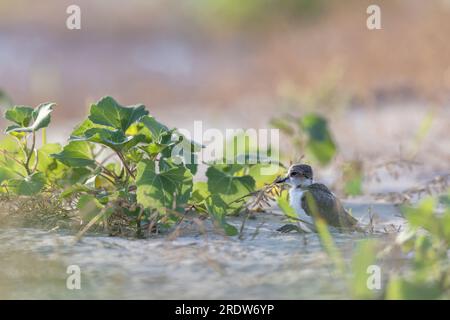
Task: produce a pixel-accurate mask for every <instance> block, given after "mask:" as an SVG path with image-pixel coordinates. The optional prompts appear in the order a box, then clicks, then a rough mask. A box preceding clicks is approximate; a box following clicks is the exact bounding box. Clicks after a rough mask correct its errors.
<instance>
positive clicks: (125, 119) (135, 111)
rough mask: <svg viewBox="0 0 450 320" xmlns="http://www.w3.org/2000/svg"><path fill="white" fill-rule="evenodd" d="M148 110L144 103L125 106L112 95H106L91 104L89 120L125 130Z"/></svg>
mask: <svg viewBox="0 0 450 320" xmlns="http://www.w3.org/2000/svg"><path fill="white" fill-rule="evenodd" d="M147 114H148V111H147V110H145V106H144V105H142V104H139V105H134V106H128V107H123V106H121V105H120V104H119V103H118V102H117V101H116V100H114V99H113V98H112V97H104V98H102V99H100V100H99V101H98V102H97V103H96V104H93V105H91V112H90V115H89V120H91V121H92V122H93V123H95V124H100V125H104V126H108V127H112V128H114V129H120V130H122V131H123V132H125V131H127V129H128V128H129V127H130V126H131V125H132V124H133V123H135V122H137V121H139V120H140V119H141V118H142V117H143V116H145V115H147Z"/></svg>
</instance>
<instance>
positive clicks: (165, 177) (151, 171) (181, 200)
mask: <svg viewBox="0 0 450 320" xmlns="http://www.w3.org/2000/svg"><path fill="white" fill-rule="evenodd" d="M136 185H137V192H136V193H137V201H138V202H139V203H140V204H141V205H143V206H144V207H145V208H152V209H157V210H159V211H162V212H164V211H165V209H166V208H168V209H173V210H177V209H178V210H179V209H180V208H182V206H183V205H184V204H186V203H187V201H188V199H189V196H190V193H191V191H192V174H191V173H190V171H189V170H187V169H186V168H185V167H184V166H177V167H174V168H171V169H169V170H167V171H164V172H159V173H158V172H156V167H155V162H154V161H150V160H143V161H141V162H140V163H139V164H138V166H137V176H136Z"/></svg>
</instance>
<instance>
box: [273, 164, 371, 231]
mask: <svg viewBox="0 0 450 320" xmlns="http://www.w3.org/2000/svg"><path fill="white" fill-rule="evenodd" d="M275 182H276V183H284V182H286V183H288V184H289V185H291V189H290V190H289V203H290V205H291V207H292V208H293V209H294V210H295V212H296V213H297V215H298V217H299V219H301V220H303V221H304V222H306V226H307V228H308V229H313V230H311V231H316V230H314V221H315V220H316V219H322V220H323V221H325V222H326V223H327V224H328V225H329V226H332V227H335V228H337V229H338V230H339V231H341V232H344V231H347V232H349V231H359V232H364V231H363V230H362V228H360V227H359V226H358V220H356V219H355V218H354V217H352V216H351V215H350V213H348V211H347V210H345V209H344V207H343V206H342V204H341V202H340V201H339V199H338V198H336V196H335V195H334V194H333V193H332V192H331V191H330V190H329V189H328V188H327V187H326V186H325V185H324V184H321V183H315V182H314V181H313V171H312V168H311V166H309V165H306V164H294V165H292V166H291V167H290V168H289V171H288V174H287V176H286V177H284V178H280V179H277V180H276V181H275ZM300 224H301V225H302V226H304V225H305V224H302V223H301V222H300ZM311 226H312V228H311ZM293 230H297V231H302V229H300V228H299V227H298V226H296V225H293V224H287V225H284V226H282V227H281V228H279V229H278V230H277V231H280V232H290V231H293ZM303 231H304V230H303Z"/></svg>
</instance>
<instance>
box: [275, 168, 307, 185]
mask: <svg viewBox="0 0 450 320" xmlns="http://www.w3.org/2000/svg"><path fill="white" fill-rule="evenodd" d="M283 182H285V183H288V184H290V185H291V186H292V187H294V188H297V187H298V188H305V187H307V186H309V185H310V184H312V183H313V172H312V168H311V166H309V165H307V164H293V165H292V166H291V167H290V168H289V170H288V174H287V176H286V177H284V178H279V179H277V180H276V183H283Z"/></svg>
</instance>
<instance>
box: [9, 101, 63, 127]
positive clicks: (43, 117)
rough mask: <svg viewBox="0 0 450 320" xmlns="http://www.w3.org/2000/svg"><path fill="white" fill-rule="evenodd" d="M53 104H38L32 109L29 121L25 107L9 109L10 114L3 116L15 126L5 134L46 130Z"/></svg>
mask: <svg viewBox="0 0 450 320" xmlns="http://www.w3.org/2000/svg"><path fill="white" fill-rule="evenodd" d="M54 106H55V104H54V103H43V104H40V105H39V106H38V107H37V108H36V109H32V110H33V111H32V113H31V119H30V118H29V116H28V113H29V110H28V109H27V107H23V106H20V107H18V108H16V109H14V108H13V109H10V110H11V112H10V113H8V111H7V113H8V114H5V117H7V119H13V120H12V121H14V122H15V123H16V124H17V125H13V126H10V127H8V128H7V129H6V133H10V132H33V131H37V130H39V129H42V128H46V127H47V126H48V125H49V124H50V119H51V118H50V114H51V112H52V111H53V107H54Z"/></svg>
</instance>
